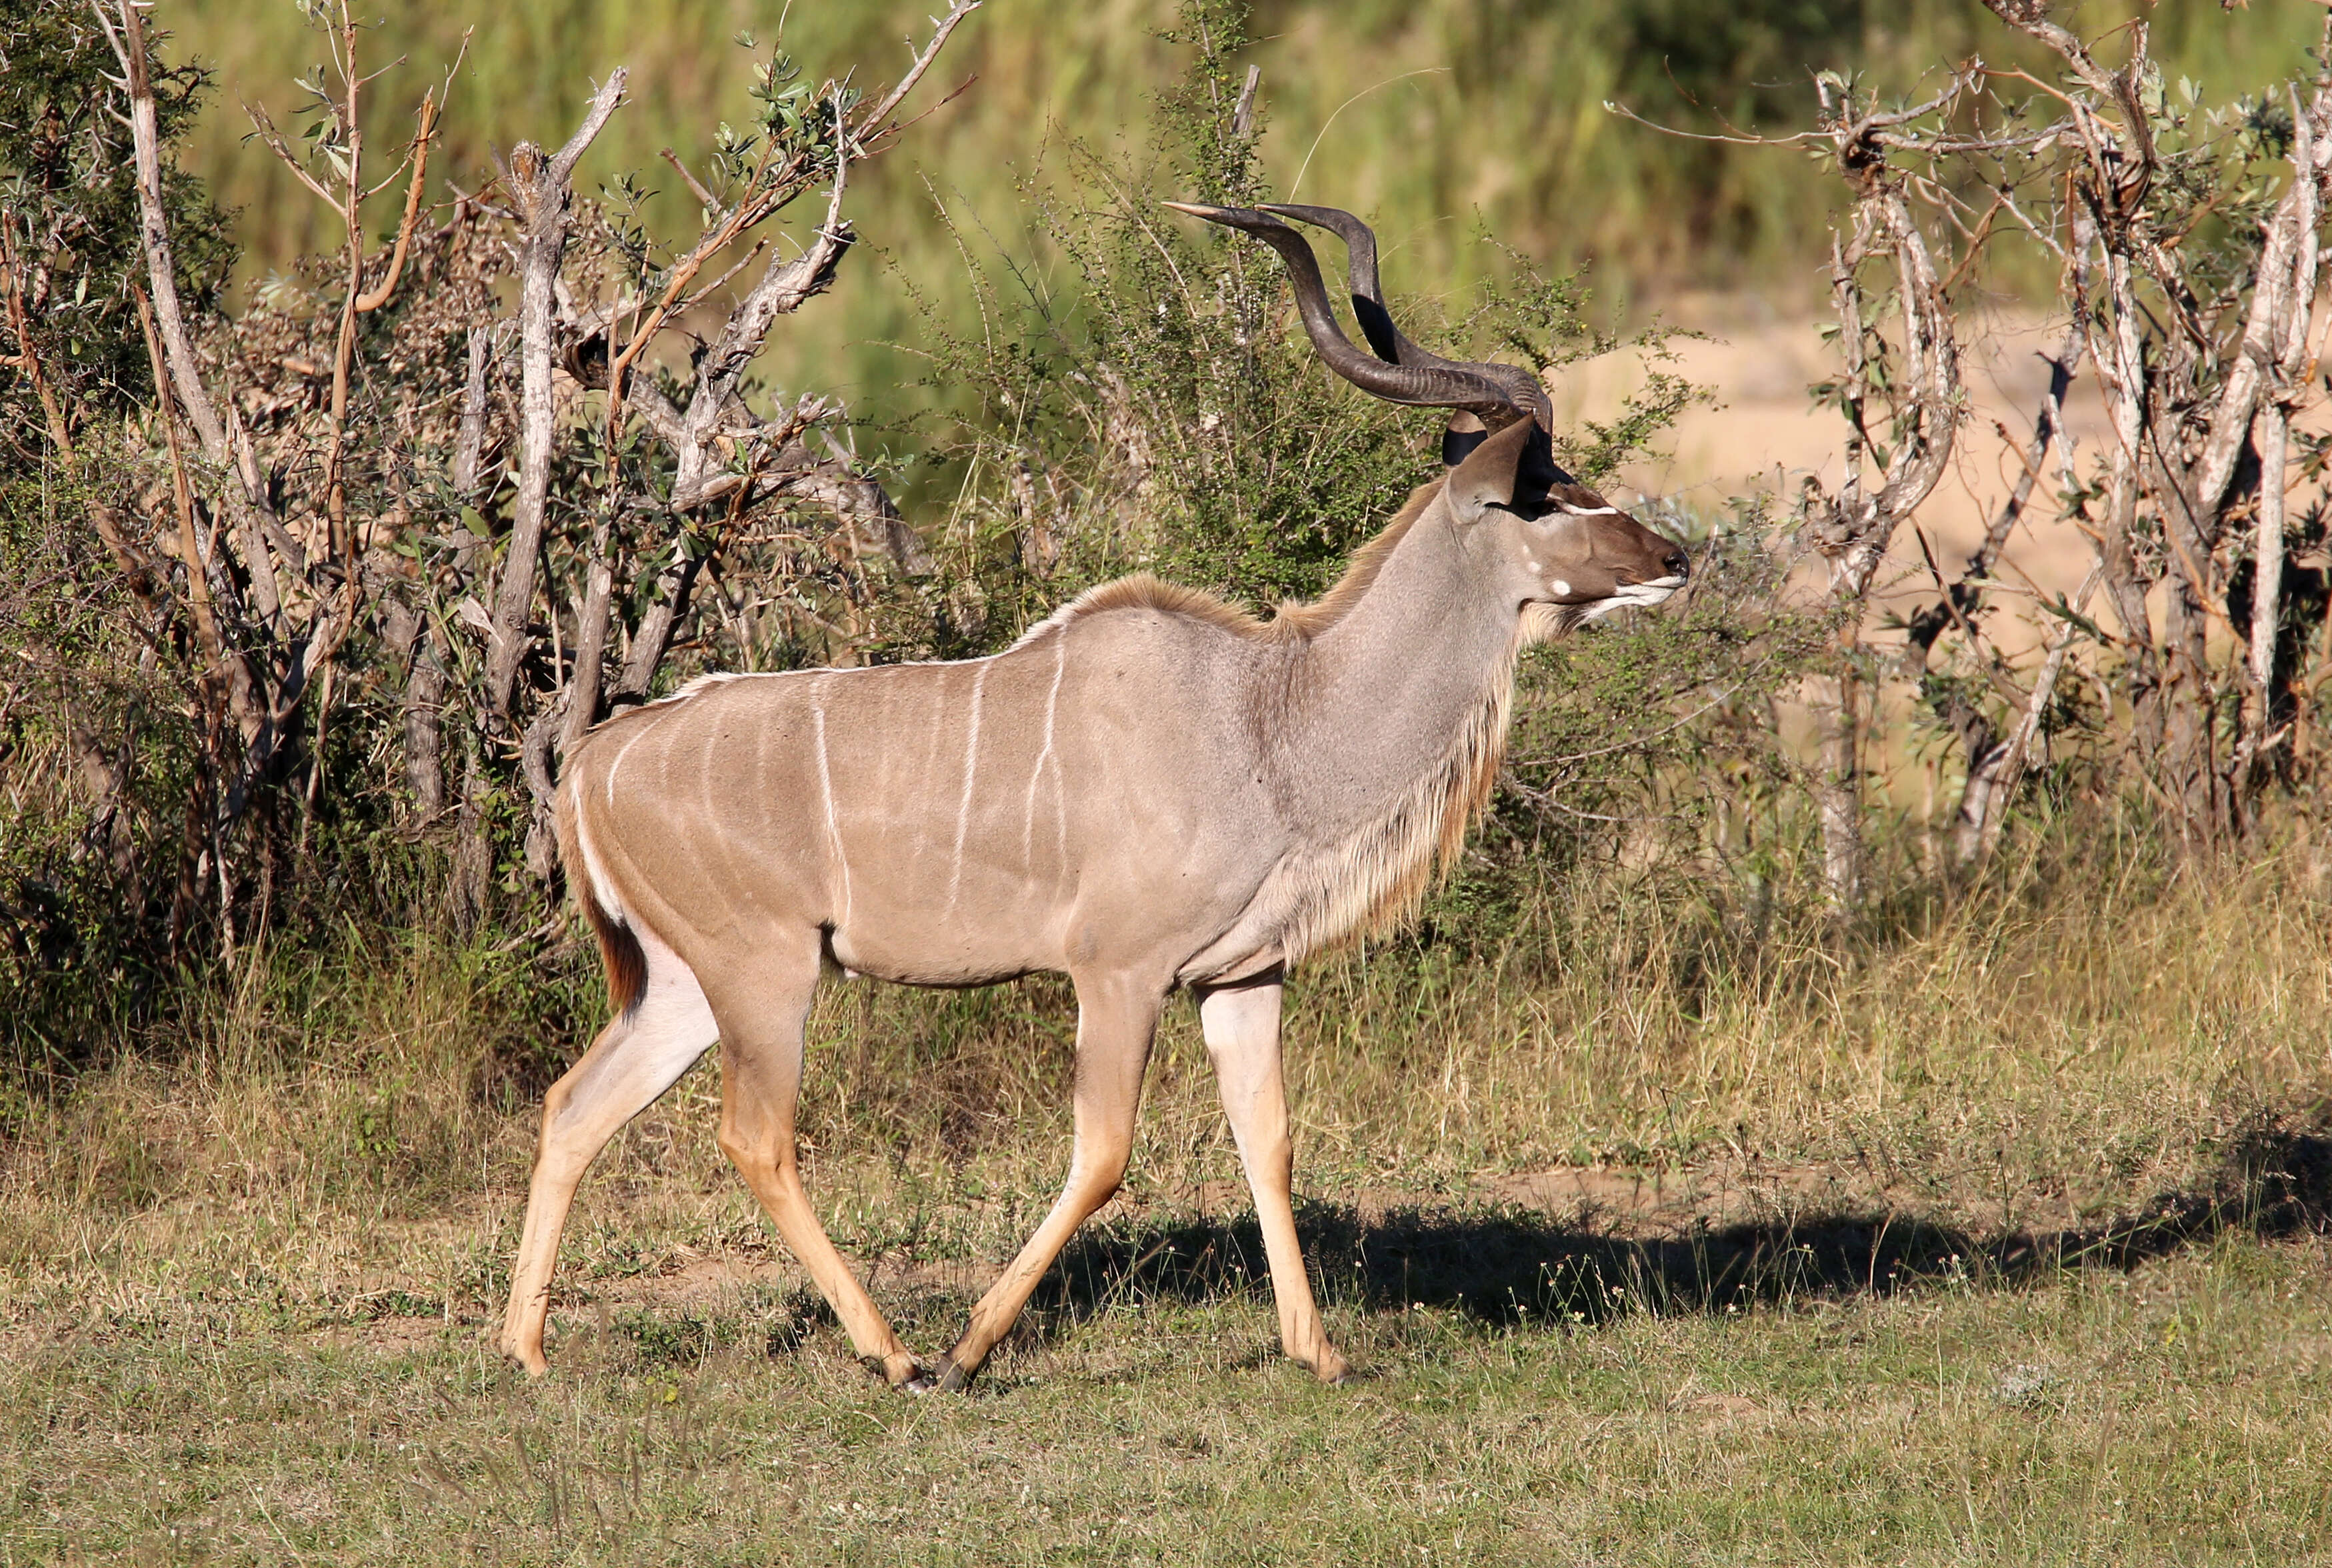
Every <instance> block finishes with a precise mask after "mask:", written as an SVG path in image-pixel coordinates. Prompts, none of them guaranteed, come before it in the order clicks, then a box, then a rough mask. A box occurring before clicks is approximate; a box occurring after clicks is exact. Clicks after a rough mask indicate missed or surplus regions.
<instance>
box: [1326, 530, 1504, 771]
mask: <svg viewBox="0 0 2332 1568" xmlns="http://www.w3.org/2000/svg"><path fill="white" fill-rule="evenodd" d="M1519 618H1520V607H1519V606H1518V605H1515V604H1512V603H1504V604H1502V603H1500V602H1498V589H1497V588H1496V586H1495V585H1494V584H1493V583H1492V582H1491V581H1490V580H1489V563H1488V562H1486V561H1485V560H1483V559H1480V552H1479V551H1478V550H1469V549H1468V548H1467V540H1466V539H1465V538H1464V537H1463V535H1462V533H1461V531H1460V529H1459V528H1458V526H1455V525H1453V524H1452V523H1451V522H1450V521H1449V520H1448V516H1447V514H1446V513H1445V512H1443V510H1442V508H1441V505H1440V503H1439V502H1438V501H1437V502H1434V503H1433V504H1432V505H1430V506H1429V507H1428V508H1427V509H1426V511H1425V512H1424V513H1423V514H1422V515H1421V516H1419V518H1418V519H1417V521H1415V522H1413V523H1411V524H1410V527H1409V528H1408V530H1407V531H1405V532H1404V533H1403V535H1402V536H1401V538H1400V540H1399V541H1398V542H1397V543H1395V545H1394V546H1393V548H1392V550H1391V552H1390V554H1389V555H1388V556H1387V557H1386V559H1384V561H1383V563H1382V565H1381V567H1380V568H1379V569H1378V571H1377V573H1376V576H1375V578H1374V580H1373V581H1372V582H1371V583H1370V584H1369V586H1368V588H1367V590H1366V591H1365V592H1364V593H1362V595H1361V596H1360V598H1359V599H1358V601H1357V602H1356V603H1354V604H1353V605H1352V607H1350V608H1349V609H1348V610H1347V611H1346V612H1345V613H1344V614H1343V615H1342V616H1340V617H1338V618H1337V619H1336V621H1335V622H1334V624H1333V625H1331V626H1326V627H1324V628H1322V630H1321V631H1320V632H1319V633H1318V634H1317V635H1315V636H1314V637H1313V638H1312V639H1311V640H1310V641H1309V643H1308V644H1307V645H1306V646H1305V653H1304V658H1305V668H1304V670H1303V672H1302V676H1301V679H1300V682H1299V688H1300V693H1301V694H1300V696H1299V697H1298V699H1297V701H1296V702H1295V703H1293V704H1292V705H1291V712H1290V713H1289V719H1290V721H1291V727H1292V728H1293V729H1294V730H1295V731H1296V732H1295V734H1293V735H1291V737H1290V739H1291V740H1292V741H1295V743H1296V744H1298V745H1299V746H1301V747H1302V748H1303V749H1304V751H1305V752H1306V753H1307V754H1308V755H1309V756H1310V757H1312V758H1314V759H1315V760H1316V759H1323V758H1324V759H1326V760H1327V761H1328V771H1329V774H1330V775H1331V776H1332V777H1333V778H1335V779H1337V780H1338V782H1339V785H1340V790H1339V792H1340V793H1343V794H1347V795H1350V796H1352V797H1353V798H1382V797H1390V796H1391V795H1395V794H1398V793H1400V791H1401V790H1402V789H1406V788H1407V787H1408V785H1409V784H1410V781H1411V780H1413V779H1415V778H1416V777H1417V776H1418V775H1419V773H1420V772H1421V771H1423V770H1428V769H1429V768H1430V767H1432V766H1433V765H1434V764H1435V763H1437V762H1438V760H1440V759H1441V758H1442V757H1444V756H1445V755H1446V754H1447V753H1448V750H1449V748H1450V746H1451V745H1452V744H1453V743H1454V742H1455V741H1456V739H1457V738H1458V736H1459V735H1460V734H1462V733H1463V732H1464V731H1466V730H1467V727H1468V726H1469V725H1472V724H1475V723H1477V722H1478V720H1479V716H1480V713H1481V710H1482V708H1483V705H1484V703H1486V702H1488V701H1490V700H1491V699H1492V698H1493V697H1494V696H1496V695H1503V693H1504V688H1505V685H1506V684H1509V683H1511V681H1512V679H1513V670H1514V653H1515V638H1516V634H1517V627H1518V625H1519Z"/></svg>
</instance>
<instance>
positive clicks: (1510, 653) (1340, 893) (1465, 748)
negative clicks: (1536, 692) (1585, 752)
mask: <svg viewBox="0 0 2332 1568" xmlns="http://www.w3.org/2000/svg"><path fill="white" fill-rule="evenodd" d="M1562 627H1563V617H1562V615H1561V613H1560V611H1559V610H1558V609H1557V607H1554V606H1552V605H1547V606H1538V605H1534V606H1532V607H1530V609H1529V610H1528V611H1526V612H1525V613H1524V616H1523V617H1522V622H1521V624H1520V625H1519V626H1517V627H1516V628H1515V640H1514V642H1513V644H1512V645H1510V646H1509V647H1508V649H1507V651H1506V656H1505V658H1504V659H1502V660H1501V661H1499V663H1498V664H1497V666H1496V669H1495V670H1493V671H1492V672H1491V674H1490V678H1489V680H1488V682H1487V684H1486V687H1485V689H1484V691H1483V693H1482V695H1481V697H1480V699H1479V700H1478V701H1477V702H1476V703H1475V704H1474V706H1473V708H1472V710H1471V711H1470V712H1467V715H1466V719H1465V722H1463V723H1461V724H1459V725H1458V728H1457V730H1456V731H1455V732H1454V733H1453V734H1452V735H1451V737H1450V741H1449V745H1448V749H1447V750H1446V751H1443V752H1442V754H1441V755H1440V757H1438V759H1436V760H1434V762H1433V763H1432V764H1431V765H1430V766H1429V767H1428V768H1426V769H1425V770H1424V771H1423V772H1422V773H1420V774H1419V777H1418V779H1417V780H1416V782H1414V783H1412V784H1411V785H1410V787H1409V788H1408V789H1406V790H1404V791H1403V792H1402V793H1401V794H1400V796H1399V797H1398V798H1396V799H1395V800H1394V801H1393V802H1392V804H1391V807H1390V808H1388V809H1387V810H1386V811H1385V812H1384V814H1383V815H1382V816H1381V817H1376V818H1375V819H1373V820H1371V821H1370V822H1367V823H1365V824H1363V825H1362V827H1359V828H1357V829H1355V830H1354V831H1352V832H1351V833H1348V834H1346V835H1345V836H1344V837H1342V838H1341V839H1338V840H1336V841H1334V842H1333V843H1329V844H1324V845H1318V846H1309V847H1306V848H1304V849H1300V850H1297V851H1296V852H1295V854H1293V855H1290V856H1288V857H1287V858H1286V859H1285V860H1283V861H1281V862H1280V863H1279V865H1278V866H1277V867H1276V869H1275V870H1274V871H1273V872H1272V874H1271V875H1270V877H1269V878H1268V879H1266V882H1265V883H1264V885H1263V888H1262V891H1261V893H1260V894H1259V895H1258V897H1257V904H1259V905H1260V906H1261V907H1262V908H1263V909H1265V910H1266V911H1270V912H1272V915H1273V916H1274V917H1275V918H1272V919H1271V920H1270V924H1271V925H1273V926H1275V927H1276V930H1277V932H1278V933H1279V948H1280V951H1281V952H1282V953H1283V954H1284V955H1285V959H1286V961H1288V962H1290V963H1294V962H1295V961H1297V960H1299V959H1303V958H1305V957H1307V956H1309V955H1310V954H1313V953H1316V952H1322V951H1327V950H1329V949H1331V948H1333V947H1336V946H1338V945H1340V944H1342V943H1343V942H1350V941H1352V940H1353V939H1355V938H1359V937H1368V936H1378V935H1382V934H1385V933H1387V932H1391V931H1393V930H1395V929H1397V928H1398V927H1399V926H1400V924H1401V923H1403V922H1405V921H1407V920H1408V919H1409V917H1410V915H1411V914H1413V913H1415V912H1416V909H1417V906H1418V904H1419V903H1420V902H1422V900H1423V899H1424V897H1425V894H1426V893H1427V891H1428V890H1429V888H1430V887H1431V886H1432V885H1433V884H1434V882H1435V880H1436V873H1437V872H1438V873H1439V874H1441V875H1448V869H1449V867H1450V866H1451V865H1453V864H1454V863H1455V862H1456V860H1457V858H1458V851H1459V850H1460V849H1462V848H1463V847H1464V846H1465V843H1466V833H1467V829H1468V828H1469V827H1472V826H1473V823H1474V819H1475V817H1477V816H1478V815H1479V814H1480V813H1481V810H1482V808H1483V807H1484V806H1486V804H1488V802H1489V798H1490V791H1491V789H1493V788H1494V787H1495V786H1496V783H1497V779H1498V768H1499V765H1500V764H1501V763H1503V762H1504V761H1505V754H1506V731H1507V726H1508V722H1509V721H1510V720H1511V719H1512V717H1513V714H1514V702H1515V664H1516V662H1517V661H1518V660H1520V658H1521V657H1522V654H1523V650H1524V648H1527V647H1529V646H1531V645H1533V644H1534V643H1537V642H1541V641H1544V639H1545V638H1546V637H1548V636H1552V635H1553V634H1554V633H1555V632H1556V631H1558V630H1560V629H1562Z"/></svg>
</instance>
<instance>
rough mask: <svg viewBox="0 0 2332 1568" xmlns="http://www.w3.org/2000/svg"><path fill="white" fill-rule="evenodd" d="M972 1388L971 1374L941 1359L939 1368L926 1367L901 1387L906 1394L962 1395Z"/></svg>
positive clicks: (901, 1390)
mask: <svg viewBox="0 0 2332 1568" xmlns="http://www.w3.org/2000/svg"><path fill="white" fill-rule="evenodd" d="M970 1386H971V1374H970V1372H965V1371H964V1370H963V1368H961V1367H960V1366H958V1365H956V1364H955V1362H951V1361H948V1360H945V1359H941V1362H940V1364H939V1365H938V1366H937V1367H924V1368H922V1369H920V1370H919V1371H917V1372H916V1373H915V1375H914V1376H913V1377H911V1378H909V1379H908V1380H907V1381H906V1382H903V1383H901V1384H900V1385H899V1391H900V1392H901V1393H905V1394H960V1393H961V1392H963V1391H965V1390H966V1389H968V1388H970Z"/></svg>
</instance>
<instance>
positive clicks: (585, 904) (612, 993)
mask: <svg viewBox="0 0 2332 1568" xmlns="http://www.w3.org/2000/svg"><path fill="white" fill-rule="evenodd" d="M556 817H557V821H558V826H559V862H560V864H562V865H565V866H566V868H567V885H568V886H569V887H570V888H572V889H573V890H574V892H575V902H576V903H577V904H580V905H581V906H582V909H583V918H584V919H585V920H588V921H589V922H590V923H591V934H592V935H594V936H596V937H597V938H598V939H599V961H600V963H601V965H602V966H604V967H605V968H606V970H607V1000H608V1002H609V1003H610V1004H611V1005H612V1006H613V1007H614V1008H615V1009H616V1012H617V1013H618V1014H629V1013H631V1012H632V1011H634V1010H635V1009H637V1008H638V1007H639V1005H640V998H641V997H643V996H645V995H646V994H647V989H648V955H647V954H646V952H645V951H642V949H641V947H640V939H639V938H638V937H636V936H635V935H633V934H632V930H631V927H629V926H627V925H626V924H625V923H623V921H622V919H621V918H620V917H618V916H617V914H616V912H615V911H614V910H611V909H609V908H608V907H607V905H605V904H601V903H600V902H599V890H598V883H597V878H596V877H594V876H593V875H591V862H590V859H589V857H588V856H586V855H585V854H584V851H583V829H582V825H581V823H580V821H579V820H578V818H577V817H576V805H575V790H574V788H573V787H572V785H571V784H570V783H569V781H568V780H565V779H561V780H560V781H559V806H558V810H557V813H556Z"/></svg>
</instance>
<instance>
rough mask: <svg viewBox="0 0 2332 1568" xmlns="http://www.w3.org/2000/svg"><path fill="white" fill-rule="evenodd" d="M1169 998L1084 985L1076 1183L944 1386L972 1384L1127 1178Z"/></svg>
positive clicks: (994, 1299)
mask: <svg viewBox="0 0 2332 1568" xmlns="http://www.w3.org/2000/svg"><path fill="white" fill-rule="evenodd" d="M1162 1000H1163V997H1162V994H1161V991H1160V990H1155V989H1152V988H1149V987H1145V986H1142V985H1140V984H1138V983H1129V982H1124V981H1101V982H1095V981H1080V982H1079V984H1078V986H1077V1057H1076V1087H1075V1099H1074V1105H1075V1117H1076V1147H1075V1152H1073V1153H1072V1154H1071V1155H1070V1157H1069V1179H1068V1181H1066V1183H1065V1184H1064V1185H1063V1186H1062V1188H1061V1195H1060V1197H1058V1198H1057V1199H1056V1200H1054V1202H1053V1208H1052V1211H1051V1212H1050V1213H1048V1214H1047V1215H1046V1216H1045V1220H1044V1223H1043V1224H1041V1225H1039V1226H1038V1227H1037V1234H1036V1235H1034V1236H1032V1237H1030V1238H1028V1243H1027V1246H1025V1247H1023V1248H1021V1249H1020V1253H1019V1256H1018V1257H1015V1258H1014V1259H1013V1260H1012V1262H1011V1263H1010V1264H1009V1265H1008V1267H1006V1268H1005V1270H1004V1274H1003V1276H1002V1277H1001V1278H999V1280H997V1282H996V1283H995V1284H994V1285H993V1286H989V1291H988V1294H987V1295H986V1296H981V1297H980V1304H979V1305H977V1306H974V1307H973V1308H972V1309H971V1321H970V1324H969V1325H967V1326H966V1327H965V1329H964V1332H963V1337H962V1338H961V1339H960V1340H958V1341H956V1343H955V1348H954V1349H953V1350H951V1351H950V1352H948V1360H947V1365H946V1367H945V1368H944V1369H942V1372H941V1387H943V1388H949V1389H960V1388H962V1387H963V1386H964V1385H965V1384H966V1383H968V1382H970V1380H971V1375H972V1374H973V1373H974V1372H978V1371H979V1370H980V1363H981V1362H984V1361H986V1360H987V1359H988V1353H989V1352H990V1351H991V1350H994V1349H995V1348H996V1342H997V1341H998V1340H999V1339H1002V1338H1003V1337H1004V1335H1005V1334H1007V1333H1008V1331H1009V1330H1010V1329H1011V1327H1012V1325H1013V1324H1014V1323H1015V1322H1017V1321H1018V1319H1019V1316H1020V1313H1021V1310H1022V1309H1023V1308H1024V1307H1026V1306H1027V1305H1028V1297H1029V1296H1030V1295H1031V1294H1033V1293H1034V1292H1035V1290H1036V1288H1037V1281H1038V1280H1040V1279H1042V1278H1043V1277H1044V1276H1045V1271H1046V1270H1047V1269H1048V1268H1050V1267H1053V1261H1054V1259H1056V1258H1057V1257H1060V1255H1061V1248H1064V1247H1066V1246H1067V1245H1068V1243H1069V1238H1070V1237H1071V1236H1073V1235H1075V1233H1076V1229H1077V1227H1078V1226H1080V1225H1082V1224H1084V1223H1085V1220H1086V1219H1089V1218H1091V1217H1092V1215H1093V1213H1094V1210H1095V1209H1099V1208H1100V1207H1101V1206H1102V1205H1103V1204H1104V1203H1106V1202H1108V1201H1109V1200H1110V1198H1111V1197H1112V1196H1113V1194H1114V1193H1115V1192H1116V1191H1117V1187H1118V1183H1119V1182H1120V1181H1123V1180H1124V1177H1125V1162H1126V1159H1127V1157H1128V1156H1129V1155H1131V1154H1132V1153H1133V1118H1134V1113H1135V1112H1136V1111H1137V1110H1138V1109H1139V1108H1140V1106H1141V1104H1142V1072H1143V1070H1144V1069H1145V1068H1146V1067H1147V1066H1149V1065H1150V1043H1151V1040H1152V1037H1154V1036H1155V1034H1156V1033H1157V1028H1158V1009H1159V1006H1160V1004H1161V1001H1162Z"/></svg>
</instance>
